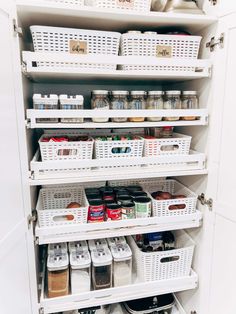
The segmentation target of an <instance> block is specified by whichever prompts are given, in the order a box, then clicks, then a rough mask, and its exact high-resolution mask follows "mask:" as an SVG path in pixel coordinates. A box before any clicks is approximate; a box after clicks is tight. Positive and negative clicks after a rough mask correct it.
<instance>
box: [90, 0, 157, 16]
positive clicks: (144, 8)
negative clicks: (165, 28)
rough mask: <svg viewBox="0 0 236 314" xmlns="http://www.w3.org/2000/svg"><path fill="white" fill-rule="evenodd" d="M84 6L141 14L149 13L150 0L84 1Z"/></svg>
mask: <svg viewBox="0 0 236 314" xmlns="http://www.w3.org/2000/svg"><path fill="white" fill-rule="evenodd" d="M85 4H87V5H92V6H95V7H98V8H103V9H112V10H125V11H137V12H140V13H143V12H148V11H150V6H151V0H85Z"/></svg>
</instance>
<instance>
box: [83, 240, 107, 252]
mask: <svg viewBox="0 0 236 314" xmlns="http://www.w3.org/2000/svg"><path fill="white" fill-rule="evenodd" d="M88 246H89V249H90V251H92V250H95V249H96V248H108V246H107V241H106V239H97V240H89V241H88Z"/></svg>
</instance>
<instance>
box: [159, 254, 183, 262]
mask: <svg viewBox="0 0 236 314" xmlns="http://www.w3.org/2000/svg"><path fill="white" fill-rule="evenodd" d="M179 259H180V256H178V255H176V256H170V257H163V258H161V259H160V262H161V263H171V262H177V261H178V260H179Z"/></svg>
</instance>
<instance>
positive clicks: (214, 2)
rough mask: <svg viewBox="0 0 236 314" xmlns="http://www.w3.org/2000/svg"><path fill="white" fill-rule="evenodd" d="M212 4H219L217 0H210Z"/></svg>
mask: <svg viewBox="0 0 236 314" xmlns="http://www.w3.org/2000/svg"><path fill="white" fill-rule="evenodd" d="M209 1H210V3H211V4H212V5H217V0H209Z"/></svg>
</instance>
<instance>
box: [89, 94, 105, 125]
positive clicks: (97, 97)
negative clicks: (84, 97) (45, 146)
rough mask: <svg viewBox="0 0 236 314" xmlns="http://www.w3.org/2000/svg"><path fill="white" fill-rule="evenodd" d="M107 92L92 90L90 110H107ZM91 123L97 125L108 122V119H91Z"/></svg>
mask: <svg viewBox="0 0 236 314" xmlns="http://www.w3.org/2000/svg"><path fill="white" fill-rule="evenodd" d="M108 94H109V92H108V91H107V90H93V91H92V100H91V105H92V109H94V110H109V106H110V103H109V98H108ZM92 121H93V122H97V123H104V122H108V121H109V118H103V117H101V118H99V117H98V118H97V117H95V118H92Z"/></svg>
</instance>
